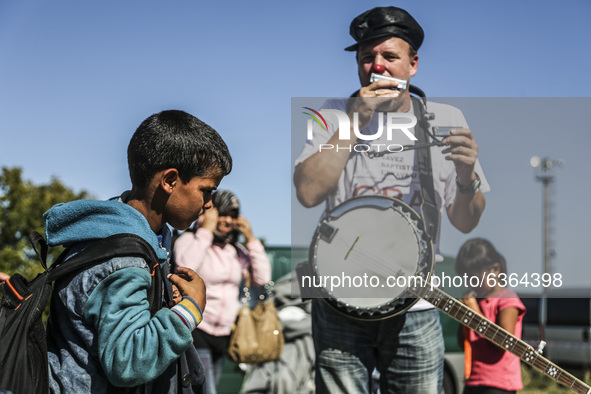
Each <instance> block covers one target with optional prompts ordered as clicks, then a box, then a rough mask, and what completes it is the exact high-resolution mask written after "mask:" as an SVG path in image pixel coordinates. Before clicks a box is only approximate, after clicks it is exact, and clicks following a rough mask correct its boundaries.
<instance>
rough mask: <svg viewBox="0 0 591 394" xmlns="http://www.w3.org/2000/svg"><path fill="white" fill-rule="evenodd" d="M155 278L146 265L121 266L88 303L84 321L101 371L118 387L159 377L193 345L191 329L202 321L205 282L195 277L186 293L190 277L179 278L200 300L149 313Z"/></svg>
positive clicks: (94, 291)
mask: <svg viewBox="0 0 591 394" xmlns="http://www.w3.org/2000/svg"><path fill="white" fill-rule="evenodd" d="M191 273H192V274H193V275H194V276H196V277H197V275H196V274H195V273H193V272H191ZM151 281H152V277H151V276H150V273H149V272H148V271H147V270H146V269H141V268H135V267H132V268H123V269H119V270H118V271H115V272H114V273H112V274H110V275H108V276H107V277H106V278H104V279H103V280H102V281H101V282H100V283H99V284H98V285H97V286H96V288H95V289H94V290H93V292H92V293H91V295H90V297H89V298H88V301H87V302H86V304H85V306H84V323H85V324H87V325H89V326H91V327H93V328H94V330H95V332H96V336H95V344H96V346H97V352H98V356H99V359H100V362H101V366H102V368H103V371H104V373H105V375H106V376H107V378H108V379H109V381H110V382H111V383H112V384H114V385H116V386H119V387H133V386H136V385H140V384H143V383H146V382H149V381H152V380H154V379H155V378H157V377H158V376H160V375H161V374H162V373H163V372H164V370H165V369H166V368H167V367H168V365H170V364H171V363H172V362H174V361H175V360H177V359H178V358H179V357H180V356H181V355H182V354H183V353H184V352H185V350H186V349H187V348H188V347H189V346H191V345H192V342H193V337H192V334H191V331H192V328H194V326H196V325H197V324H198V323H199V322H200V321H201V315H200V313H199V311H198V309H199V308H197V307H196V306H195V304H197V305H199V307H200V308H201V307H202V306H204V305H205V303H204V302H205V287H204V286H203V281H198V280H196V281H195V282H194V283H193V284H194V286H193V287H195V289H193V290H191V291H189V292H187V291H186V288H187V285H186V283H190V282H191V281H187V280H183V281H182V282H181V281H179V280H177V279H175V282H176V283H177V286H178V285H179V284H180V286H179V288H180V290H181V293H182V294H184V295H185V296H187V295H188V293H190V294H191V296H194V297H195V298H196V299H194V300H191V299H189V298H188V297H185V298H186V299H183V301H182V302H181V303H180V304H179V305H177V306H175V307H174V308H173V309H167V308H163V309H161V310H160V311H158V312H157V313H156V314H155V315H154V316H150V311H149V302H148V298H147V294H148V289H149V288H150V284H151ZM199 285H202V287H203V288H200V286H199ZM183 291H185V292H183ZM191 298H192V297H191ZM183 302H185V303H186V305H181V304H182V303H183ZM175 308H176V309H175ZM190 327H191V328H190Z"/></svg>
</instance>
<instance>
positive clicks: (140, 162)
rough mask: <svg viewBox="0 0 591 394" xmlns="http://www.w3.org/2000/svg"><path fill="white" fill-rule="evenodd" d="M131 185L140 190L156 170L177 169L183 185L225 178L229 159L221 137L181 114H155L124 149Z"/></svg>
mask: <svg viewBox="0 0 591 394" xmlns="http://www.w3.org/2000/svg"><path fill="white" fill-rule="evenodd" d="M127 164H128V166H129V176H130V177H131V183H132V185H133V186H135V187H139V188H143V187H145V186H147V185H148V183H149V182H150V180H151V179H152V178H153V177H154V175H155V174H156V173H157V172H158V171H162V170H165V169H167V168H176V169H177V170H178V172H179V177H180V178H181V181H183V182H189V181H190V180H191V179H193V178H194V177H212V176H217V175H223V176H225V175H228V174H229V173H230V171H231V170H232V157H231V156H230V152H229V151H228V147H227V146H226V143H225V142H224V140H222V137H220V135H219V134H218V133H217V132H216V131H215V130H214V129H213V128H211V127H210V126H208V125H207V124H205V123H203V122H202V121H200V120H199V119H197V118H196V117H194V116H193V115H190V114H188V113H186V112H184V111H178V110H168V111H162V112H159V113H157V114H154V115H152V116H150V117H149V118H147V119H146V120H144V121H143V122H142V124H140V126H139V127H138V128H137V130H136V131H135V133H134V134H133V136H132V137H131V141H130V142H129V146H128V147H127Z"/></svg>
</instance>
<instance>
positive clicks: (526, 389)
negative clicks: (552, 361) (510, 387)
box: [519, 364, 591, 394]
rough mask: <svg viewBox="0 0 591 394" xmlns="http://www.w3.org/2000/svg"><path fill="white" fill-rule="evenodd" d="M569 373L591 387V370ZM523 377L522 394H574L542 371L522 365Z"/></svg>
mask: <svg viewBox="0 0 591 394" xmlns="http://www.w3.org/2000/svg"><path fill="white" fill-rule="evenodd" d="M567 371H568V372H569V373H570V374H571V375H573V376H575V377H576V378H578V379H581V380H582V381H583V382H585V383H586V384H588V385H590V386H591V370H589V369H587V370H576V369H567ZM521 376H522V379H523V390H522V391H520V392H519V393H521V394H537V393H549V394H561V393H572V391H571V390H570V389H568V388H566V387H564V386H562V385H560V384H558V383H556V382H555V381H554V380H552V379H551V378H550V377H548V376H546V375H544V374H543V373H541V372H540V371H538V370H536V369H533V368H532V367H530V366H528V365H524V364H522V365H521Z"/></svg>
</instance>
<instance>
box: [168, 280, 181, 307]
mask: <svg viewBox="0 0 591 394" xmlns="http://www.w3.org/2000/svg"><path fill="white" fill-rule="evenodd" d="M182 300H183V296H182V295H181V292H180V291H179V289H178V287H176V286H175V285H172V301H170V305H169V306H170V307H171V308H172V307H173V306H175V305H176V304H178V303H179V302H181V301H182Z"/></svg>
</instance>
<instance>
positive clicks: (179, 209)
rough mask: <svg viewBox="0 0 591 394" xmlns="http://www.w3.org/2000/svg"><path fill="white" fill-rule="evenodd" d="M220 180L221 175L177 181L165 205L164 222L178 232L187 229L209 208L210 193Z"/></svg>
mask: <svg viewBox="0 0 591 394" xmlns="http://www.w3.org/2000/svg"><path fill="white" fill-rule="evenodd" d="M222 178H223V175H219V176H213V177H209V178H201V177H195V178H193V179H191V180H190V181H189V182H188V183H183V182H182V181H181V180H180V179H179V181H178V182H177V183H176V184H175V187H174V190H173V192H172V193H171V194H170V197H169V199H168V202H167V204H166V208H165V209H166V212H165V213H164V214H165V218H166V222H168V224H170V225H171V226H172V227H174V228H176V229H178V230H185V229H187V228H188V227H189V226H190V225H191V223H193V222H194V221H195V220H197V218H198V217H199V215H201V214H202V213H203V212H204V210H205V209H209V208H211V206H212V205H211V193H212V192H213V191H214V190H215V189H216V188H217V187H218V185H219V184H220V181H221V180H222Z"/></svg>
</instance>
